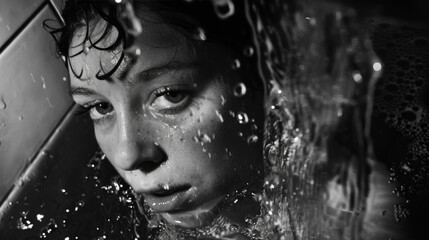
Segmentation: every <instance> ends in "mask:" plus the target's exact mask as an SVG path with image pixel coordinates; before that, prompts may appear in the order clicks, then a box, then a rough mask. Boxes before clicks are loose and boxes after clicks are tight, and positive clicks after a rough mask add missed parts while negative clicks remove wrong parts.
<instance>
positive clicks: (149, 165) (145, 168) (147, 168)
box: [138, 161, 161, 173]
mask: <svg viewBox="0 0 429 240" xmlns="http://www.w3.org/2000/svg"><path fill="white" fill-rule="evenodd" d="M159 165H161V164H160V163H158V162H150V161H147V162H143V163H141V164H140V165H139V166H138V169H139V170H141V171H142V172H144V173H150V172H152V171H154V170H155V169H156V168H158V167H159Z"/></svg>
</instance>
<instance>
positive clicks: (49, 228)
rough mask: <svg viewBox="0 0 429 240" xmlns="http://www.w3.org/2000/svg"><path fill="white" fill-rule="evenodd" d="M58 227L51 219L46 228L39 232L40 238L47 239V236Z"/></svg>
mask: <svg viewBox="0 0 429 240" xmlns="http://www.w3.org/2000/svg"><path fill="white" fill-rule="evenodd" d="M57 228H58V226H57V224H56V223H55V220H54V219H53V218H51V219H50V220H49V223H48V225H47V226H46V227H44V228H42V229H41V231H40V235H39V237H40V238H47V237H48V236H49V234H50V233H52V232H53V231H55V229H57Z"/></svg>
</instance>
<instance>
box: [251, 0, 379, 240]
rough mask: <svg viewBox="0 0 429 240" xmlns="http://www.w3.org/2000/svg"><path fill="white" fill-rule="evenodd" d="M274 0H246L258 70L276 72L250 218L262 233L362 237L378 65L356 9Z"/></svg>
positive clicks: (267, 75) (267, 74)
mask: <svg viewBox="0 0 429 240" xmlns="http://www.w3.org/2000/svg"><path fill="white" fill-rule="evenodd" d="M270 4H271V6H270V7H264V4H263V3H262V1H256V2H254V3H253V4H249V5H248V6H247V16H248V19H249V22H250V23H251V24H252V26H253V31H254V36H255V49H256V53H257V54H258V56H259V59H258V62H259V70H260V74H261V77H262V78H264V79H270V81H269V82H270V86H269V87H268V89H269V90H270V93H269V98H268V99H267V102H266V112H267V115H268V119H267V121H266V129H265V148H264V149H265V154H264V157H265V162H266V173H267V175H266V179H265V184H264V192H263V193H262V194H260V195H259V196H258V199H259V200H260V202H261V205H262V209H263V211H262V212H263V213H262V214H261V216H260V217H259V218H258V219H257V220H256V221H255V222H254V225H253V227H254V228H255V229H258V231H260V232H261V238H260V239H310V238H311V239H313V238H315V239H359V238H360V234H361V232H362V220H363V217H362V214H359V213H360V212H361V211H363V210H364V209H365V196H366V193H367V191H368V186H367V180H366V179H367V178H368V172H369V170H368V168H369V167H368V162H367V158H368V157H372V152H371V148H370V141H369V123H370V114H371V107H372V106H371V104H372V99H371V96H372V92H373V88H374V83H375V81H376V79H377V76H378V74H377V72H379V71H380V70H381V65H380V63H379V61H377V59H376V57H375V55H374V53H373V51H372V49H371V46H370V42H369V40H368V37H367V36H366V35H365V34H364V33H363V31H362V30H361V29H360V28H359V25H358V24H357V20H356V17H355V13H354V12H353V11H352V10H350V9H345V8H342V7H339V6H336V5H331V4H328V3H314V2H312V3H310V2H309V1H301V2H299V4H298V3H295V4H294V3H291V2H290V3H289V5H287V4H285V3H280V2H279V1H275V3H270ZM270 16H276V17H273V18H270ZM278 17H280V18H281V19H280V20H279V21H278V20H277V18H278ZM256 36H257V37H256ZM322 59H324V61H322ZM356 79H357V80H356ZM359 134H360V135H359ZM343 136H348V137H349V138H353V139H352V140H350V139H347V140H346V139H344V137H343Z"/></svg>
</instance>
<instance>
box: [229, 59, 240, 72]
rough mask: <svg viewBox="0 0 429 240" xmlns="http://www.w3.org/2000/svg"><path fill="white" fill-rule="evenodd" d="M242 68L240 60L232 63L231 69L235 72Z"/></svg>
mask: <svg viewBox="0 0 429 240" xmlns="http://www.w3.org/2000/svg"><path fill="white" fill-rule="evenodd" d="M240 67H241V63H240V60H238V59H234V60H233V61H232V65H231V68H232V69H234V70H237V69H239V68H240Z"/></svg>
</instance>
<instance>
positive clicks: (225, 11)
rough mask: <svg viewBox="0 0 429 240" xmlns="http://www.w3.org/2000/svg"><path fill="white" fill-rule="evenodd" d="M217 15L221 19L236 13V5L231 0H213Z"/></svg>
mask: <svg viewBox="0 0 429 240" xmlns="http://www.w3.org/2000/svg"><path fill="white" fill-rule="evenodd" d="M213 4H214V9H215V12H216V15H217V17H218V18H220V19H226V18H229V17H230V16H232V15H234V12H235V6H234V3H233V2H232V1H231V0H224V1H213Z"/></svg>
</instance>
